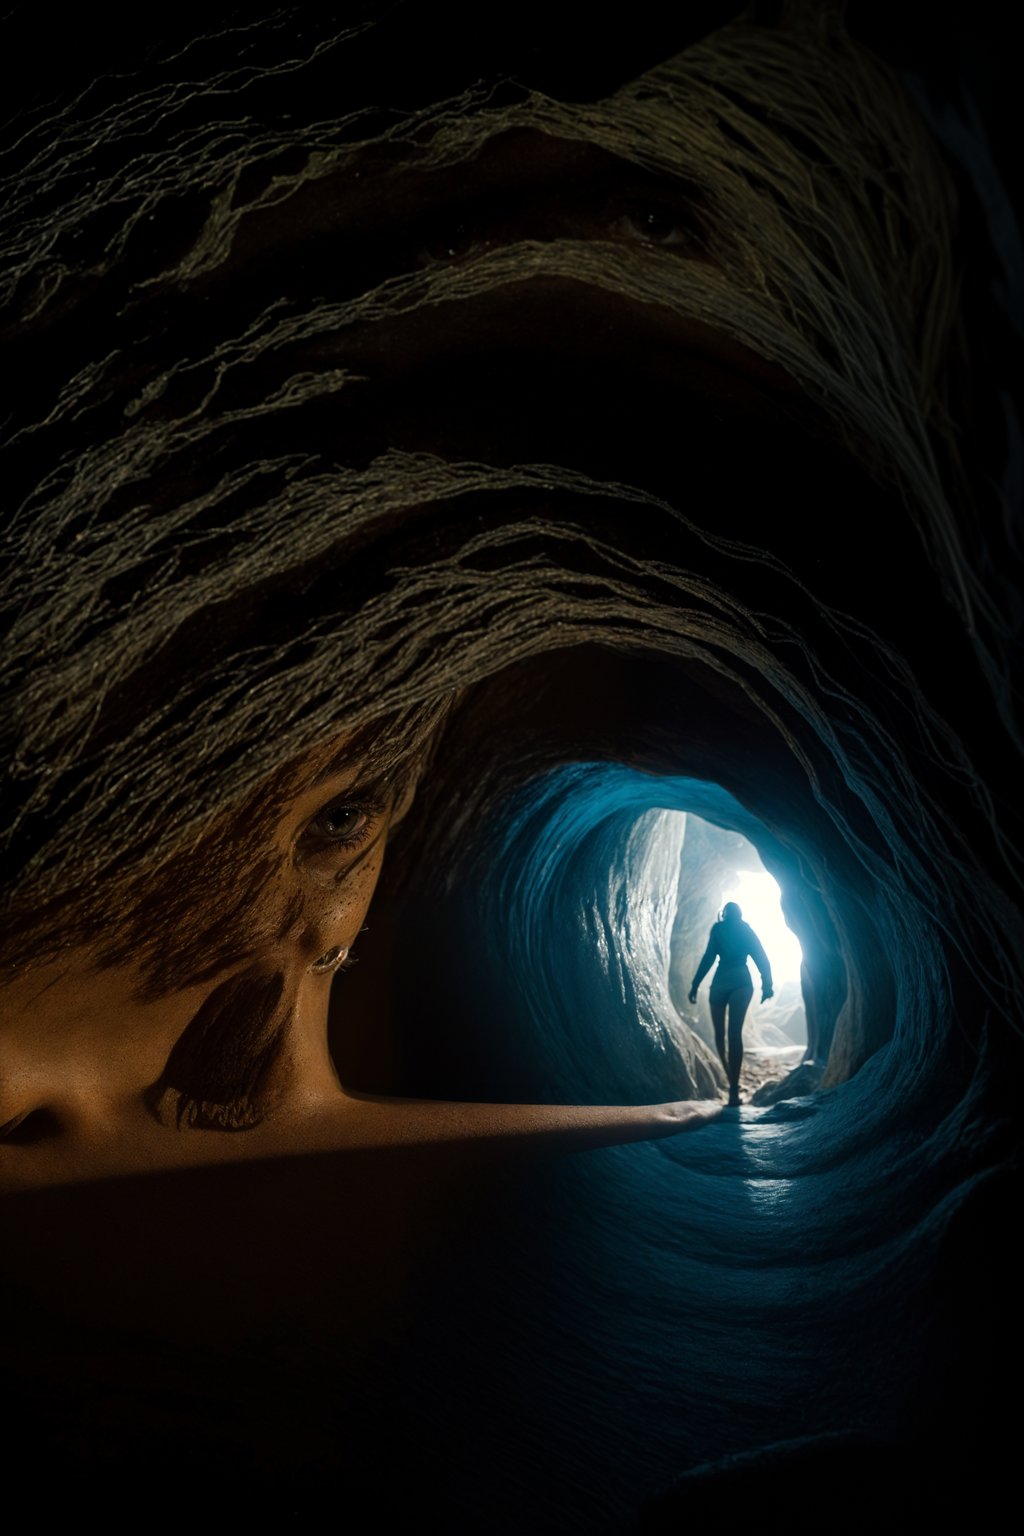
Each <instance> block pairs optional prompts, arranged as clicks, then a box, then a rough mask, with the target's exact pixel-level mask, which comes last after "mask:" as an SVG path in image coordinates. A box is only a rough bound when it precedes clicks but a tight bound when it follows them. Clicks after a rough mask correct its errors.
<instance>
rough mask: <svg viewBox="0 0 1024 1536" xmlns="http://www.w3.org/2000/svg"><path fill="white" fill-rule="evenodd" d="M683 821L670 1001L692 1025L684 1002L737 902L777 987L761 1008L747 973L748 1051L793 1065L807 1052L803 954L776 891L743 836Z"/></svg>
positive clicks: (699, 1022)
mask: <svg viewBox="0 0 1024 1536" xmlns="http://www.w3.org/2000/svg"><path fill="white" fill-rule="evenodd" d="M679 814H681V815H682V816H683V817H684V820H685V831H684V834H683V839H682V852H681V855H680V863H679V886H678V896H677V903H676V920H675V925H674V930H673V941H672V977H671V991H672V996H673V1001H674V1003H675V1005H676V1007H677V1009H678V1010H679V1012H680V1014H681V1015H682V1016H683V1017H684V1018H690V1017H691V1015H692V1013H693V1009H692V1005H689V1004H688V1003H687V1001H686V994H687V993H688V991H689V987H690V981H691V979H692V976H693V973H694V970H695V968H696V964H697V961H698V960H699V958H700V955H701V954H702V953H703V950H704V946H705V944H706V943H707V937H708V931H709V929H710V926H711V924H712V922H714V920H715V918H716V917H717V916H718V913H719V912H720V911H721V909H722V907H723V905H724V904H725V902H727V901H735V902H737V903H738V904H739V906H740V908H741V909H742V912H743V916H744V919H745V920H746V921H747V922H748V923H749V924H750V926H751V927H752V928H753V929H754V931H755V933H756V934H757V935H758V937H759V938H760V940H761V942H762V944H763V945H764V947H765V951H766V953H767V955H768V958H769V960H770V961H771V967H772V976H773V980H774V985H775V996H774V997H773V998H772V999H770V1000H769V1001H768V1002H767V1003H763V1004H762V1003H761V1002H760V988H759V987H758V986H757V979H756V976H755V975H754V970H753V967H752V965H751V966H749V968H750V971H751V977H752V979H753V980H754V982H755V991H754V1001H753V1004H752V1006H751V1009H750V1012H749V1013H748V1015H747V1022H746V1026H745V1029H744V1043H745V1046H746V1049H747V1050H748V1051H752V1052H755V1053H761V1054H765V1055H772V1056H774V1055H777V1056H779V1057H780V1058H782V1057H790V1056H792V1054H793V1053H794V1051H797V1052H799V1050H800V1049H801V1048H803V1049H806V1046H807V1018H806V1013H805V1011H804V1001H803V990H802V987H801V974H800V972H801V964H802V960H803V953H802V950H801V947H800V941H799V939H798V938H797V936H796V934H795V933H794V932H793V930H792V929H791V928H790V927H789V925H788V923H787V922H786V919H785V916H784V914H783V910H782V891H781V888H780V886H779V883H778V881H777V880H776V879H775V877H774V876H773V875H772V874H770V873H769V871H768V870H766V869H765V867H764V864H763V862H762V860H761V857H760V855H759V853H758V851H757V849H756V847H755V846H754V844H753V843H752V842H751V841H750V840H749V839H748V838H747V837H745V836H743V834H742V833H740V832H738V831H736V830H735V829H732V828H729V827H726V826H722V825H720V824H718V823H716V822H712V821H709V820H706V819H705V818H704V817H702V816H700V815H698V814H696V813H695V812H693V811H688V812H685V813H679ZM697 1007H698V1009H699V1010H701V1011H700V1013H699V1014H698V1016H697V1017H696V1018H692V1019H691V1023H692V1024H695V1025H696V1027H697V1029H698V1031H699V1032H700V1033H701V1035H702V1037H703V1036H705V1034H706V1031H707V1029H708V1028H709V1022H708V1020H707V1019H706V1018H705V1017H704V1014H705V1013H706V1011H707V1002H706V998H702V1000H701V1002H699V1003H698V1005H697ZM792 1064H793V1065H795V1062H793V1063H792ZM780 1065H781V1061H780Z"/></svg>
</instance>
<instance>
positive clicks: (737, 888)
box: [722, 870, 803, 989]
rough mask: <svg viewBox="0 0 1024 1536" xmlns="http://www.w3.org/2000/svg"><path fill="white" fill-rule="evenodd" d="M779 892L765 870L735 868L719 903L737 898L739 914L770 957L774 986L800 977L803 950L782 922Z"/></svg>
mask: <svg viewBox="0 0 1024 1536" xmlns="http://www.w3.org/2000/svg"><path fill="white" fill-rule="evenodd" d="M781 900H782V892H781V890H780V889H779V883H778V881H777V880H775V879H774V878H773V877H772V876H771V875H769V874H768V873H767V872H765V873H756V872H755V871H754V870H737V872H736V874H735V876H734V877H733V879H732V880H731V881H730V883H729V885H728V887H727V888H726V889H725V890H724V891H723V892H722V904H723V905H724V904H725V903H726V902H727V901H735V902H738V903H739V905H740V907H741V908H742V910H743V917H744V920H745V921H746V922H748V923H749V924H750V926H751V928H753V930H754V932H755V933H756V934H757V936H758V938H759V939H760V940H761V943H762V944H763V945H764V947H765V951H766V952H767V955H768V959H769V960H770V961H771V967H772V977H773V979H774V981H775V986H776V989H778V988H779V987H780V986H782V985H783V984H785V983H786V982H787V981H792V982H797V983H799V981H800V962H801V960H802V959H803V951H802V950H801V948H800V941H799V939H798V938H797V936H796V934H795V933H794V932H793V930H792V929H791V928H789V927H787V925H786V920H785V918H784V917H783V915H782V906H781Z"/></svg>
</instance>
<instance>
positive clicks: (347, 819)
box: [306, 801, 373, 848]
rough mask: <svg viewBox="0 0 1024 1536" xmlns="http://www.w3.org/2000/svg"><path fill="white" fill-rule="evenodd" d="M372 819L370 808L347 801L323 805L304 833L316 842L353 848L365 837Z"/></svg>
mask: <svg viewBox="0 0 1024 1536" xmlns="http://www.w3.org/2000/svg"><path fill="white" fill-rule="evenodd" d="M372 821H373V813H372V810H371V809H370V808H369V807H367V806H363V805H352V804H351V803H350V802H349V801H335V803H334V804H333V805H325V806H324V808H323V810H322V811H319V812H318V813H317V814H316V816H314V817H313V820H312V821H311V822H310V823H309V825H308V826H307V828H306V835H307V836H309V837H312V838H314V839H315V840H316V841H318V842H324V843H332V844H334V845H335V846H340V847H343V848H355V847H358V845H359V844H360V843H361V842H363V841H364V839H365V838H366V836H367V834H368V832H369V830H370V826H371V823H372Z"/></svg>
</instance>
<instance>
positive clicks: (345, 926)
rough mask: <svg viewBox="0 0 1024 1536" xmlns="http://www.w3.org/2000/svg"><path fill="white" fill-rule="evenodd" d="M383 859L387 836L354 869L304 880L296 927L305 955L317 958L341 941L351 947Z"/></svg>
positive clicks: (374, 886) (341, 943)
mask: <svg viewBox="0 0 1024 1536" xmlns="http://www.w3.org/2000/svg"><path fill="white" fill-rule="evenodd" d="M383 859H384V839H383V837H382V838H381V839H380V843H379V846H378V847H375V848H374V849H373V850H372V851H371V852H370V853H369V854H368V855H367V856H366V857H365V858H364V859H363V860H362V861H361V862H360V863H359V864H358V866H357V867H356V868H355V869H351V870H348V871H342V872H340V873H339V875H338V876H337V877H335V878H333V879H331V880H330V881H324V880H322V879H318V880H316V881H304V882H303V886H304V890H303V896H302V904H301V915H300V917H299V921H298V923H297V924H296V925H295V928H294V929H293V934H294V937H295V938H296V939H297V940H298V942H299V947H300V949H301V951H302V956H303V959H304V960H306V961H307V962H308V963H312V961H314V960H316V959H317V958H318V957H319V956H320V955H322V954H323V953H324V952H325V951H326V950H328V949H330V948H331V947H332V946H335V945H338V946H340V947H341V948H343V949H351V948H352V946H353V945H354V944H355V942H356V939H357V938H358V936H359V932H360V929H361V928H362V926H363V922H364V920H365V918H366V914H367V912H368V910H369V907H370V902H371V900H372V898H373V893H374V890H375V889H376V886H377V881H378V878H379V876H380V870H381V864H382V863H383Z"/></svg>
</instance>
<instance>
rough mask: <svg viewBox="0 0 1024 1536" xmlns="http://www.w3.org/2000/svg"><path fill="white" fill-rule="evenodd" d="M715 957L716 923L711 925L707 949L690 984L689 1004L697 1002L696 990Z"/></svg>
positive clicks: (716, 942)
mask: <svg viewBox="0 0 1024 1536" xmlns="http://www.w3.org/2000/svg"><path fill="white" fill-rule="evenodd" d="M717 955H718V924H717V923H712V925H711V932H710V934H709V935H708V947H707V949H706V950H705V951H704V954H703V955H702V957H701V962H700V965H698V967H697V972H696V975H695V976H694V978H693V981H692V982H691V983H690V1002H691V1003H695V1002H696V1001H697V988H698V987H699V986H700V984H701V982H702V981H703V980H704V977H705V976H706V975H707V973H708V971H710V969H711V967H712V966H713V965H714V963H715V960H716V958H717Z"/></svg>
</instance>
